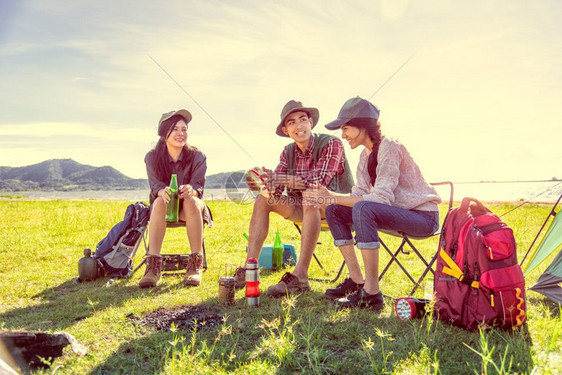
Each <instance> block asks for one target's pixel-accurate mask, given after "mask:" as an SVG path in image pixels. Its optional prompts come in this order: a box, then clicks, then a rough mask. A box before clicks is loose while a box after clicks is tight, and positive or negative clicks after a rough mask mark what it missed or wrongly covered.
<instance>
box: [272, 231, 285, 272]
mask: <svg viewBox="0 0 562 375" xmlns="http://www.w3.org/2000/svg"><path fill="white" fill-rule="evenodd" d="M272 253H273V254H272V260H271V268H273V269H274V270H278V269H280V268H281V267H283V244H282V243H281V236H280V235H279V231H276V232H275V242H273V249H272Z"/></svg>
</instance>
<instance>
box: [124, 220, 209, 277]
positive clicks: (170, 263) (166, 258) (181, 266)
mask: <svg viewBox="0 0 562 375" xmlns="http://www.w3.org/2000/svg"><path fill="white" fill-rule="evenodd" d="M148 224H149V225H150V222H149V223H148ZM166 228H184V229H185V221H178V222H175V223H166ZM203 229H205V226H204V225H203ZM147 238H148V225H147V226H146V228H145V231H144V233H143V243H144V247H145V251H146V253H145V254H146V255H148V250H149V247H148V240H147ZM201 242H202V244H201V250H202V251H203V267H202V268H203V271H206V270H207V254H206V250H205V236H204V235H203V238H202V241H201ZM160 255H161V256H162V275H173V274H176V273H181V272H182V271H185V269H186V268H187V264H188V262H189V256H190V254H160ZM145 263H146V257H145V258H144V259H143V260H142V262H141V263H139V265H138V266H137V267H136V268H135V269H134V270H133V274H134V273H135V272H136V271H137V270H138V269H139V268H140V267H141V266H142V265H144V264H145Z"/></svg>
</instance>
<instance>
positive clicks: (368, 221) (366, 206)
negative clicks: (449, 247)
mask: <svg viewBox="0 0 562 375" xmlns="http://www.w3.org/2000/svg"><path fill="white" fill-rule="evenodd" d="M326 220H327V221H328V225H329V226H330V232H332V236H333V237H334V244H335V245H336V246H338V247H339V246H342V245H353V234H352V230H353V229H355V236H356V240H357V247H358V248H359V249H378V248H379V247H380V242H379V234H378V230H379V229H387V230H391V231H396V232H398V231H399V232H404V233H405V234H407V235H410V236H415V237H425V236H430V235H432V234H433V233H435V232H436V231H437V229H438V228H439V212H437V211H419V210H405V209H403V208H398V207H392V206H389V205H386V204H382V203H377V202H371V201H361V202H358V203H356V204H355V205H354V206H353V207H347V206H341V205H339V204H332V205H330V206H328V207H327V208H326Z"/></svg>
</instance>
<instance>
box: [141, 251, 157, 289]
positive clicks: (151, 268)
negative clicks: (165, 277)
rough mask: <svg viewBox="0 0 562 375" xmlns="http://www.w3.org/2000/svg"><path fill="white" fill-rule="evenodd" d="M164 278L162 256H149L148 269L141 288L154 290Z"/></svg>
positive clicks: (147, 260)
mask: <svg viewBox="0 0 562 375" xmlns="http://www.w3.org/2000/svg"><path fill="white" fill-rule="evenodd" d="M161 277H162V256H160V255H149V256H147V257H146V269H145V270H144V276H143V277H142V279H141V281H140V282H139V286H140V287H141V288H152V287H155V286H156V284H158V282H159V281H160V278H161Z"/></svg>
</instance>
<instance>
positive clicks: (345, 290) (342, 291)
mask: <svg viewBox="0 0 562 375" xmlns="http://www.w3.org/2000/svg"><path fill="white" fill-rule="evenodd" d="M363 285H365V284H357V283H356V282H355V281H353V280H351V277H348V278H347V279H345V280H344V281H343V282H342V283H341V284H339V285H338V286H336V287H335V288H332V289H326V293H324V297H327V298H331V299H336V298H342V297H345V296H347V295H348V294H350V293H353V292H355V291H356V290H358V289H362V288H363Z"/></svg>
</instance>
